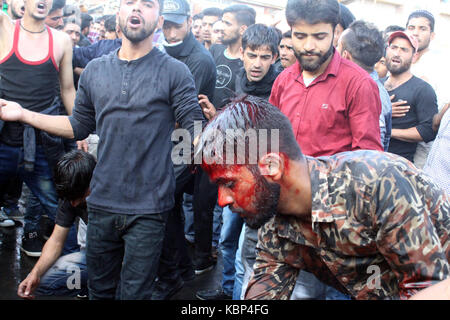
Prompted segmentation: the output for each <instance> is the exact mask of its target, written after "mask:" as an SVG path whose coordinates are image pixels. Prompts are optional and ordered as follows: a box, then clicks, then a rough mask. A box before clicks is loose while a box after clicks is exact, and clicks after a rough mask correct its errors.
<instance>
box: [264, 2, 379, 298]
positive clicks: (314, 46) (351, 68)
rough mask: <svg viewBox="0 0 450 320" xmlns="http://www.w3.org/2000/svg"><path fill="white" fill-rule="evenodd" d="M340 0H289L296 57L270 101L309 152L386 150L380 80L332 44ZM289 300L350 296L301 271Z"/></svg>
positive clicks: (304, 149)
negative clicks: (382, 137) (383, 142)
mask: <svg viewBox="0 0 450 320" xmlns="http://www.w3.org/2000/svg"><path fill="white" fill-rule="evenodd" d="M339 12H340V11H339V3H338V2H337V1H336V0H315V1H313V0H289V1H288V3H287V7H286V20H287V22H288V24H289V26H290V27H291V30H292V46H293V49H294V53H295V56H296V57H297V62H296V63H294V64H293V65H292V66H290V67H289V68H287V69H285V70H284V71H283V72H282V73H281V74H280V75H279V76H278V78H277V79H276V80H275V83H274V84H273V87H272V94H271V96H270V99H269V102H270V103H271V104H273V105H275V106H276V107H278V108H279V109H280V110H281V112H283V113H284V114H285V115H286V116H287V117H288V118H289V121H290V122H291V124H292V129H293V131H294V135H295V138H296V140H297V143H298V144H299V146H300V148H301V150H302V152H303V153H304V154H305V155H308V156H313V157H319V156H330V155H334V154H336V153H339V152H344V151H353V150H358V149H370V150H379V151H383V147H382V146H381V138H380V124H379V118H380V113H381V100H380V95H379V92H378V86H377V84H376V83H375V82H374V81H373V80H372V78H371V77H370V75H369V74H368V73H367V72H365V71H364V70H363V69H362V68H360V67H359V66H357V65H356V64H355V63H353V62H350V61H347V60H345V59H342V58H341V56H340V55H339V53H338V52H337V51H336V49H335V48H334V46H333V40H334V37H335V30H336V25H337V24H338V23H339ZM291 299H295V300H297V299H327V300H328V299H333V300H335V299H339V300H342V299H348V297H345V296H343V295H342V294H340V293H338V292H337V291H335V290H334V289H333V288H331V287H328V286H326V285H325V284H323V283H321V282H319V280H317V278H315V277H314V276H313V275H312V274H311V273H308V272H305V271H302V272H300V274H299V277H298V278H297V283H296V287H295V289H294V291H293V293H292V296H291Z"/></svg>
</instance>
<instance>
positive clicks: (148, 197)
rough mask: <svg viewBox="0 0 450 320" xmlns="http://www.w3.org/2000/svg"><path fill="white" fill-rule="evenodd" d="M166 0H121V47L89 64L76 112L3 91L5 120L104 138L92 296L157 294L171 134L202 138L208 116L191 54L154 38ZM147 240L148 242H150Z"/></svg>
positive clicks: (94, 214)
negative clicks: (55, 112) (34, 105)
mask: <svg viewBox="0 0 450 320" xmlns="http://www.w3.org/2000/svg"><path fill="white" fill-rule="evenodd" d="M161 10H162V0H161V1H159V2H148V1H145V0H136V1H122V2H121V4H120V8H119V14H118V20H119V27H120V29H121V31H122V34H123V39H122V46H121V47H120V49H118V50H115V51H113V52H111V53H110V54H108V55H105V56H102V57H100V58H98V59H95V60H93V61H91V62H90V63H89V64H88V65H87V67H86V69H85V70H84V71H83V73H82V75H81V77H80V81H79V87H78V91H77V98H76V100H75V108H74V111H73V114H72V116H70V117H67V116H49V115H43V114H38V113H34V112H31V111H29V110H26V109H23V108H21V106H20V105H18V104H17V103H14V102H11V101H5V100H0V106H1V107H0V119H2V120H7V121H21V122H24V123H27V124H29V125H31V126H34V127H37V128H39V129H41V130H44V131H48V132H49V133H51V134H54V135H60V136H63V137H66V138H74V137H75V138H76V139H77V140H82V139H85V138H86V137H87V136H88V135H89V134H90V133H92V132H93V131H94V130H95V131H96V132H97V134H98V135H99V137H100V143H99V147H98V164H97V166H96V169H95V172H94V175H93V177H92V182H91V194H90V196H89V198H88V199H87V203H88V210H89V216H90V218H89V228H88V232H87V244H88V245H87V248H86V262H87V267H88V276H89V295H90V298H92V299H114V298H115V297H116V289H117V288H118V287H119V283H120V291H119V292H118V294H117V297H118V298H120V299H125V300H133V299H150V298H151V295H152V292H153V286H154V282H155V277H156V271H157V268H158V262H159V256H160V253H161V247H162V242H163V238H164V233H165V221H166V218H167V214H168V212H169V211H170V210H172V208H173V206H174V196H173V195H174V192H175V177H174V170H173V164H172V161H171V160H172V159H171V151H172V142H171V135H172V132H173V130H174V128H175V123H178V124H179V126H180V127H181V128H183V129H185V130H187V131H188V132H189V133H190V138H191V141H194V139H193V131H194V121H197V120H198V121H201V120H202V119H203V115H202V112H201V109H200V107H199V105H198V100H197V93H196V90H195V84H194V80H193V79H192V75H191V74H190V72H189V70H188V68H187V67H186V65H184V64H183V63H181V62H179V61H177V60H176V59H173V58H172V57H170V56H168V55H167V54H165V53H162V52H161V51H159V50H158V49H156V48H154V47H153V45H152V37H153V33H154V32H155V30H156V28H157V27H158V26H161V25H162V22H163V18H162V16H161V15H160V12H161ZM144 249H145V250H144Z"/></svg>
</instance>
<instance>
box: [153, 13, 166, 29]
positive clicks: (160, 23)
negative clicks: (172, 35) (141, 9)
mask: <svg viewBox="0 0 450 320" xmlns="http://www.w3.org/2000/svg"><path fill="white" fill-rule="evenodd" d="M163 24H164V17H163V16H162V15H160V16H159V18H158V24H157V25H156V29H162V27H163ZM155 31H156V30H155Z"/></svg>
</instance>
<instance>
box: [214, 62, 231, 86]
mask: <svg viewBox="0 0 450 320" xmlns="http://www.w3.org/2000/svg"><path fill="white" fill-rule="evenodd" d="M232 77H233V73H232V72H231V69H230V67H228V66H226V65H224V64H221V65H218V66H217V78H216V88H217V89H221V88H225V87H226V86H227V85H228V84H229V83H230V81H231V78H232Z"/></svg>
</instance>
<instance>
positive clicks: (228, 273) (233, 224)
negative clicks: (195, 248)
mask: <svg viewBox="0 0 450 320" xmlns="http://www.w3.org/2000/svg"><path fill="white" fill-rule="evenodd" d="M222 222H223V224H222V230H221V232H220V243H219V246H220V249H221V251H222V259H223V272H222V289H223V292H224V293H225V294H227V295H230V296H232V295H233V288H234V278H235V273H236V268H235V265H234V264H235V259H236V251H237V249H238V244H239V236H240V234H241V230H242V225H243V223H244V221H243V219H242V218H241V217H240V216H239V215H238V214H236V213H233V212H231V210H230V208H229V207H228V206H227V207H224V208H223V212H222Z"/></svg>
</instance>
